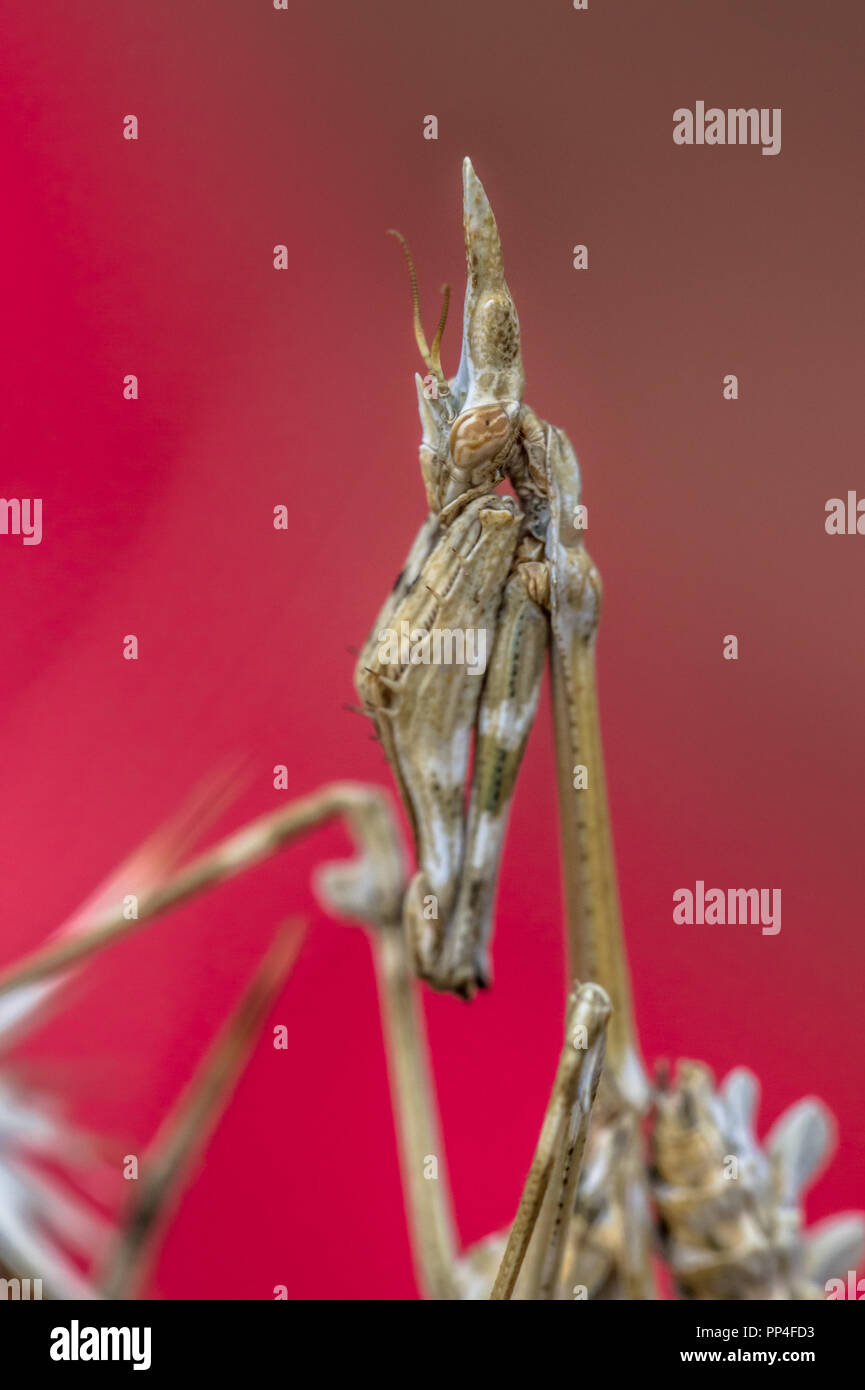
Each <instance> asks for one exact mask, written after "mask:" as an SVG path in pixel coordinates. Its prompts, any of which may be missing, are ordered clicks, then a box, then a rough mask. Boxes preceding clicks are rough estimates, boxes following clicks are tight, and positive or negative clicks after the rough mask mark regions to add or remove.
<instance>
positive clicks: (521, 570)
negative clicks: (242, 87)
mask: <svg viewBox="0 0 865 1390" xmlns="http://www.w3.org/2000/svg"><path fill="white" fill-rule="evenodd" d="M463 226H464V232H465V245H466V264H467V285H466V295H465V308H464V314H463V334H462V352H461V356H460V361H459V366H458V369H457V372H456V375H455V376H453V377H451V378H447V377H446V376H445V374H444V371H443V369H442V366H441V356H440V349H441V340H442V333H443V330H444V321H445V317H446V312H447V302H448V291H447V287H445V300H444V306H443V311H442V316H441V319H440V321H439V325H438V328H437V331H436V334H435V337H434V339H433V343H432V346H431V347H430V346H428V344H427V340H426V336H425V334H424V331H423V327H422V324H421V319H420V310H419V306H418V296H417V283H416V278H415V272H414V266H413V264H412V261H411V256H410V254H409V251H408V247H407V245H406V243H405V241H404V240H403V239H402V237H400V240H403V247H404V250H405V252H406V257H407V259H408V262H409V270H410V274H411V282H412V298H413V303H414V320H415V336H416V338H417V342H418V346H419V348H420V351H421V354H422V356H423V358H424V361H425V364H426V367H427V369H428V375H427V377H426V379H425V380H424V379H422V378H421V377H420V375H419V374H416V375H415V383H416V386H417V396H418V410H419V413H420V421H421V427H422V431H423V437H422V440H421V445H420V466H421V473H422V476H423V481H424V486H425V489H426V497H427V503H428V506H429V514H428V516H427V518H426V520H425V521H424V523H423V525H422V526H421V528H420V531H419V532H418V535H417V538H416V540H415V542H414V544H413V546H412V548H411V551H410V553H409V556H408V558H407V560H406V563H405V565H404V566H403V569H402V571H401V573H400V576H399V578H398V579H397V582H396V584H395V586H394V588H393V590H392V592H391V594H390V595H389V597H388V599H387V601H386V603H385V605H384V607H383V608H382V610H381V612H380V614H379V616H378V619H377V621H376V623H375V626H374V627H373V630H372V633H371V634H370V637H369V639H368V641H367V643H366V645H365V646H364V648H363V650H362V652H361V655H360V658H359V660H358V664H357V670H356V673H355V681H356V685H357V689H358V692H359V694H360V697H361V700H362V701H363V705H364V708H365V710H366V711H367V712H368V713H369V714H370V715H371V716H372V717H373V719H374V721H375V724H376V728H377V732H378V734H379V737H380V739H381V741H382V744H383V747H384V751H385V754H386V756H387V759H388V761H389V763H390V764H391V767H392V769H393V772H394V775H395V778H396V782H397V785H398V788H399V791H400V794H401V796H402V800H403V802H404V804H405V807H406V811H407V813H408V816H409V820H410V823H411V827H412V831H413V835H414V840H415V847H416V851H417V863H418V868H417V873H416V874H415V875H414V877H413V879H412V880H411V882H410V884H409V887H408V890H407V893H406V896H405V901H404V904H403V921H404V927H405V931H406V935H407V940H408V942H409V946H410V950H411V952H412V955H413V958H414V962H415V966H416V969H417V971H418V974H419V975H420V976H421V977H422V978H423V979H425V980H427V981H428V982H429V983H430V984H431V985H433V986H434V987H435V988H437V989H440V990H448V991H451V992H453V993H455V994H458V995H461V996H463V997H464V998H471V997H472V995H473V994H474V993H475V991H476V990H477V988H478V987H483V986H486V985H488V984H489V982H490V978H491V964H490V943H491V938H492V929H493V915H494V908H495V893H496V883H497V878H498V871H499V863H500V859H501V854H502V847H503V842H504V836H505V832H506V828H507V821H508V814H509V810H510V804H511V799H512V796H513V791H514V786H515V782H516V778H517V773H518V771H519V767H520V762H521V760H522V756H523V751H524V749H525V746H526V741H527V738H528V735H529V731H530V729H531V725H532V721H533V719H534V717H535V712H536V709H537V704H538V696H539V692H540V685H541V678H542V674H543V668H544V662H545V659H546V657H547V654H549V659H550V665H551V673H552V689H553V707H554V718H555V737H556V760H557V767H558V782H559V801H560V820H561V836H562V846H563V857H564V869H565V887H566V897H567V911H568V919H569V939H570V954H571V962H570V968H571V974H572V975H574V976H577V977H579V978H580V979H583V980H587V979H588V980H594V981H596V982H597V983H598V984H600V985H601V986H602V987H603V988H604V989H606V990H607V991H608V993H609V995H610V998H611V1000H612V1003H613V1014H612V1018H611V1022H610V1028H609V1037H608V1050H607V1069H608V1075H614V1076H615V1077H616V1078H617V1084H618V1086H619V1087H620V1088H621V1089H622V1091H623V1093H625V1094H626V1095H628V1097H629V1098H630V1099H631V1100H632V1101H635V1102H636V1103H642V1101H643V1100H644V1098H645V1095H646V1089H647V1088H646V1083H645V1078H644V1074H643V1070H642V1066H641V1064H640V1062H639V1059H638V1056H637V1052H636V1048H635V1044H634V1041H633V1029H632V1025H631V1006H630V998H629V986H628V979H627V970H626V965H625V960H624V954H623V947H622V941H621V922H620V913H619V905H618V893H617V887H616V875H615V865H614V860H613V850H612V836H611V832H610V825H609V816H608V812H607V803H606V792H605V787H604V772H603V762H602V753H601V743H600V733H599V726H598V714H597V700H596V693H595V658H594V648H595V638H596V634H597V629H598V620H599V616H600V604H601V581H600V576H599V574H598V571H597V569H596V567H595V565H594V564H593V562H592V560H591V557H590V556H589V554H588V551H587V550H586V548H585V544H584V538H583V531H582V529H581V526H580V518H581V515H582V513H581V510H580V470H579V466H578V464H577V459H576V456H575V454H574V451H573V449H572V448H571V445H570V443H569V442H568V439H567V437H566V436H565V434H564V433H563V432H562V430H560V429H557V428H556V427H555V426H553V425H550V424H547V423H546V422H545V421H543V420H541V419H539V418H538V416H537V415H536V414H535V413H534V411H533V410H532V409H531V407H530V406H529V405H527V404H526V403H525V402H524V400H523V393H524V387H525V374H524V370H523V361H522V353H521V346H520V328H519V320H518V318H517V311H516V308H515V305H514V302H513V299H512V297H511V293H510V290H509V289H508V285H507V282H506V280H505V274H504V265H503V259H502V248H501V242H500V239H499V233H498V229H497V226H496V221H495V218H494V216H493V212H492V209H491V207H490V204H489V200H488V198H487V195H486V193H485V192H484V189H483V186H482V185H481V182H480V180H479V179H478V177H477V175H476V174H475V171H474V169H473V167H472V164H471V161H470V160H469V159H466V160H465V161H464V164H463ZM396 235H399V233H397V234H396ZM506 480H507V481H509V482H510V484H511V486H512V488H513V492H514V494H515V496H510V495H504V494H502V493H501V492H499V491H498V490H497V489H498V487H499V485H500V484H502V483H504V482H505V481H506ZM401 629H402V630H408V631H410V632H411V634H412V636H413V637H418V638H422V637H424V635H426V636H428V637H429V636H431V635H432V634H434V633H438V632H445V633H453V632H454V631H460V632H466V631H468V630H470V629H471V630H474V629H483V630H485V632H486V635H487V636H486V651H487V654H488V659H487V662H486V669H485V671H484V673H483V677H482V679H480V680H479V679H478V678H477V672H476V671H473V670H471V669H470V668H469V667H468V666H467V665H466V664H462V665H460V664H459V663H458V662H455V663H451V664H444V663H439V664H435V662H433V663H432V664H430V663H429V661H428V660H424V661H416V662H415V661H413V660H409V661H406V660H404V659H403V660H400V659H399V658H398V657H397V659H395V648H394V647H393V645H392V644H390V645H389V644H387V643H386V642H385V638H386V636H387V634H388V633H391V632H395V631H397V632H398V631H400V630H401ZM472 749H474V757H473V759H472ZM577 766H579V767H581V768H583V769H585V772H584V774H582V776H581V779H580V785H579V786H578V787H575V780H576V779H575V777H574V769H575V767H577ZM469 784H470V786H469V797H468V805H467V806H466V797H465V791H466V787H467V785H469ZM430 905H432V910H430Z"/></svg>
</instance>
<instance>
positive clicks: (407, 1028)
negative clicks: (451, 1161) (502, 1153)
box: [373, 924, 459, 1299]
mask: <svg viewBox="0 0 865 1390" xmlns="http://www.w3.org/2000/svg"><path fill="white" fill-rule="evenodd" d="M373 940H374V956H375V962H376V973H377V976H378V985H379V998H380V1002H381V1011H382V1018H383V1023H384V1031H385V1043H386V1051H387V1059H388V1070H389V1074H390V1083H391V1091H392V1094H393V1098H394V1110H395V1112H396V1116H397V1131H398V1136H399V1148H400V1162H401V1166H402V1174H403V1188H404V1191H405V1194H406V1207H407V1211H408V1218H409V1225H410V1228H411V1234H412V1248H413V1250H414V1259H415V1266H416V1272H417V1277H418V1282H419V1284H420V1286H421V1291H422V1293H423V1294H424V1296H425V1297H427V1298H432V1299H455V1298H458V1297H459V1292H458V1288H457V1282H456V1277H455V1269H456V1233H455V1228H454V1221H453V1214H452V1207H451V1200H450V1189H449V1186H448V1180H447V1171H446V1168H445V1160H444V1152H443V1148H442V1142H441V1137H440V1133H439V1125H438V1117H437V1112H436V1103H435V1098H434V1086H433V1082H432V1076H431V1068H430V1060H429V1053H428V1049H427V1043H426V1032H425V1028H424V1024H423V1015H422V1011H421V1004H420V999H419V997H418V992H417V986H416V985H415V982H414V977H413V973H412V971H411V969H410V966H409V962H408V955H407V952H406V948H405V944H404V937H403V931H402V927H401V925H397V924H392V925H388V926H384V927H382V928H381V929H380V930H379V931H377V932H374V933H373ZM431 1158H434V1159H436V1161H437V1175H436V1176H435V1177H426V1176H425V1175H424V1170H425V1167H426V1165H427V1163H428V1161H429V1160H430V1159H431Z"/></svg>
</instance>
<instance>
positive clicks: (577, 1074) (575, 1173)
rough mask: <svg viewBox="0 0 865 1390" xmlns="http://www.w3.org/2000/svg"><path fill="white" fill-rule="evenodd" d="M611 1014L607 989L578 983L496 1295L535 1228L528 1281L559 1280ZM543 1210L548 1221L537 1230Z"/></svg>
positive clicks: (510, 1278) (507, 1288) (512, 1276)
mask: <svg viewBox="0 0 865 1390" xmlns="http://www.w3.org/2000/svg"><path fill="white" fill-rule="evenodd" d="M609 1014H610V1001H609V999H608V997H607V995H606V993H605V992H604V990H602V989H600V988H599V987H598V986H597V985H591V984H586V985H582V986H579V987H576V992H575V994H574V995H573V996H572V999H571V1003H570V1006H569V1009H568V1022H567V1027H566V1033H565V1044H564V1047H563V1048H562V1052H561V1056H560V1057H559V1064H558V1067H557V1069H556V1075H555V1079H554V1081H553V1088H552V1091H551V1093H550V1099H549V1103H548V1105H547V1109H546V1113H545V1115H544V1120H543V1124H542V1125H541V1133H540V1137H539V1138H538V1144H537V1148H536V1149H535V1156H534V1158H533V1160H532V1165H531V1168H530V1169H529V1175H528V1177H527V1178H526V1183H525V1187H524V1188H523V1194H522V1197H521V1198H520V1204H519V1207H518V1209H517V1214H516V1217H515V1218H514V1224H513V1226H512V1227H511V1233H510V1236H509V1237H508V1243H507V1245H506V1247H505V1252H504V1255H503V1256H502V1262H501V1266H500V1267H499V1272H498V1274H497V1276H496V1281H495V1284H494V1285H493V1291H492V1294H491V1298H493V1299H509V1298H511V1297H512V1295H513V1292H514V1288H515V1287H516V1282H517V1279H518V1277H519V1274H520V1270H521V1268H522V1265H523V1261H524V1259H525V1257H526V1252H527V1251H528V1249H529V1245H530V1243H531V1242H532V1237H533V1236H534V1235H535V1233H536V1230H537V1245H536V1249H537V1251H538V1259H537V1264H536V1267H535V1269H534V1270H533V1271H532V1275H531V1278H530V1283H532V1284H534V1283H538V1284H540V1283H544V1284H546V1283H547V1282H549V1283H550V1286H552V1284H553V1283H554V1282H555V1280H556V1279H557V1278H558V1272H559V1269H560V1267H561V1260H562V1249H563V1236H564V1232H565V1231H566V1229H567V1226H568V1223H569V1220H570V1213H571V1211H572V1210H573V1195H574V1194H575V1192H576V1184H577V1181H578V1179H579V1172H580V1164H581V1162H582V1155H583V1149H584V1147H585V1142H586V1136H587V1134H588V1126H589V1117H590V1113H591V1107H592V1102H593V1100H594V1096H595V1091H596V1089H597V1085H598V1079H599V1076H600V1068H601V1062H602V1058H603V1035H604V1030H605V1028H606V1024H607V1019H608V1017H609ZM577 1026H581V1027H584V1028H585V1029H586V1034H585V1041H586V1044H587V1045H586V1046H585V1047H578V1046H575V1045H574V1043H575V1038H577V1034H576V1031H575V1030H576V1028H577ZM557 1165H558V1173H559V1185H558V1189H556V1188H555V1187H553V1188H552V1196H551V1200H550V1201H549V1203H547V1202H546V1200H545V1199H546V1198H547V1194H548V1191H549V1190H550V1189H551V1180H552V1178H553V1174H554V1172H555V1171H556V1168H557ZM568 1200H570V1207H569V1206H568V1205H567V1203H568ZM542 1213H543V1215H544V1221H543V1223H542V1226H541V1227H540V1228H538V1222H539V1218H541V1215H542ZM536 1296H537V1294H536V1293H532V1292H530V1293H529V1297H536ZM548 1296H551V1295H548Z"/></svg>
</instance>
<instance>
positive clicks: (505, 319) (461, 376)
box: [394, 158, 525, 511]
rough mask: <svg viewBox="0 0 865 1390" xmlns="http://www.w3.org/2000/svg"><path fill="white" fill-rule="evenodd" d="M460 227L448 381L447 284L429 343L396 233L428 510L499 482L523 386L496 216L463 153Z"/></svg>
mask: <svg viewBox="0 0 865 1390" xmlns="http://www.w3.org/2000/svg"><path fill="white" fill-rule="evenodd" d="M463 228H464V232H465V243H466V272H467V283H466V296H465V307H464V311H463V341H462V353H461V356H460V363H459V367H458V369H457V373H456V376H454V377H452V378H451V379H450V380H448V379H447V378H446V377H445V374H444V372H443V370H442V365H441V356H440V352H441V340H442V334H443V333H444V327H445V322H446V319H447V311H448V303H449V300H450V288H449V286H447V285H445V286H444V287H443V291H442V293H443V303H442V313H441V317H440V319H439V323H438V327H437V329H436V333H435V337H434V338H433V342H432V346H431V347H430V346H428V345H427V340H426V337H425V335H424V331H423V327H422V324H421V319H420V308H419V304H418V294H417V279H416V276H415V270H414V265H413V263H412V259H411V255H410V252H409V249H408V246H407V245H406V242H405V240H404V238H403V237H401V236H400V234H399V233H398V232H395V233H394V235H395V236H398V237H399V239H400V241H401V242H402V245H403V250H404V251H405V254H406V259H407V261H408V266H409V274H410V276H411V284H412V301H413V305H414V327H415V337H416V339H417V344H418V347H419V349H420V352H421V356H422V357H423V359H424V362H425V363H426V365H427V368H428V374H427V376H426V377H425V378H421V377H420V375H419V374H416V375H415V384H416V386H417V392H418V410H419V413H420V420H421V427H422V429H423V440H422V442H421V447H420V464H421V471H422V473H423V477H424V483H425V486H426V491H427V498H428V501H429V504H430V507H431V509H432V510H434V511H441V510H442V508H443V507H445V506H446V505H448V504H449V503H450V502H452V501H454V500H455V499H456V498H458V497H460V496H462V495H463V494H464V493H466V492H468V491H474V490H475V489H486V488H493V487H495V486H496V484H497V483H498V482H500V481H501V479H502V476H503V474H504V469H505V464H506V462H507V459H508V457H509V455H510V453H511V451H512V449H513V446H514V442H515V440H516V436H517V432H518V429H519V423H520V409H521V403H522V394H523V387H524V385H525V374H524V371H523V363H522V357H521V354H520V326H519V320H518V318H517V311H516V308H515V307H514V302H513V299H512V298H511V294H510V290H509V289H508V286H507V283H506V281H505V276H504V267H503V263H502V248H501V242H500V240H499V234H498V228H497V227H496V220H495V217H494V216H493V212H492V208H491V207H490V204H489V200H488V198H487V195H486V193H485V192H484V189H483V185H482V184H481V181H480V179H479V178H478V176H477V174H476V173H475V171H474V169H473V168H472V163H471V160H470V159H468V158H466V159H465V160H464V161H463Z"/></svg>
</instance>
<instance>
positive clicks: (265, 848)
mask: <svg viewBox="0 0 865 1390" xmlns="http://www.w3.org/2000/svg"><path fill="white" fill-rule="evenodd" d="M378 801H381V802H382V803H383V804H384V806H385V807H386V809H387V812H388V814H389V803H387V799H386V798H385V796H384V794H383V793H382V792H380V791H378V789H376V788H371V787H363V786H361V785H360V784H355V783H351V782H345V783H342V782H340V783H333V784H331V785H330V786H327V787H324V788H322V790H321V791H319V792H315V793H313V794H312V795H310V796H307V797H302V798H301V799H299V800H298V801H295V802H292V804H291V805H290V806H287V807H286V808H285V809H284V810H280V811H277V812H275V813H274V814H272V815H267V816H261V817H259V819H258V820H254V821H252V822H251V823H250V824H249V825H247V826H244V827H243V829H241V830H238V831H236V832H235V833H234V834H233V835H229V836H228V837H227V838H226V839H225V840H222V841H221V842H220V843H219V844H218V845H216V846H215V847H214V848H213V849H210V850H206V851H205V853H203V854H201V855H199V856H198V857H197V858H196V859H194V860H193V861H192V863H191V864H188V865H187V866H186V868H184V869H181V870H180V872H179V873H177V874H175V875H174V876H173V877H172V878H170V879H169V880H168V881H167V882H166V883H164V884H163V885H162V886H161V887H159V888H157V889H156V890H154V891H153V892H151V893H148V894H147V895H146V896H144V897H142V898H141V899H140V901H139V903H138V916H137V918H133V919H132V920H130V919H128V918H127V917H125V916H124V915H123V910H122V908H121V907H118V908H117V909H116V910H115V911H112V912H110V913H109V914H108V915H106V916H105V917H104V918H103V919H102V920H98V921H96V922H94V924H93V925H92V926H91V927H89V928H84V929H82V930H81V931H80V932H79V933H78V934H76V935H74V936H69V937H64V938H61V939H60V940H56V941H52V942H50V943H49V944H48V945H47V946H44V947H42V948H41V949H39V950H37V951H35V952H34V953H33V954H32V955H30V956H25V957H24V959H23V960H22V961H19V962H17V963H16V964H15V965H14V966H12V967H11V968H10V969H9V970H7V971H6V972H5V974H3V975H0V996H2V995H4V994H8V993H10V992H11V991H12V990H15V989H18V988H20V987H21V986H22V985H29V984H32V983H34V982H35V981H37V980H44V979H47V978H48V977H50V976H52V975H55V974H56V973H57V972H58V971H62V970H65V969H67V968H68V967H69V966H72V965H77V964H78V963H79V962H80V961H82V960H84V959H86V958H87V957H88V956H91V955H94V954H95V953H96V952H98V951H101V950H102V949H103V948H104V947H106V946H108V945H110V944H111V943H112V942H113V941H115V940H116V939H117V938H119V937H121V936H131V935H132V934H133V933H134V932H136V931H138V930H139V928H141V927H143V926H145V925H147V923H149V922H151V921H153V919H154V918H156V917H159V916H161V914H162V913H164V912H167V911H168V910H169V909H171V908H177V907H180V906H181V905H182V904H183V903H185V902H188V901H189V900H190V899H191V898H194V897H195V896H196V895H197V894H199V893H202V892H204V891H205V890H206V889H208V888H212V887H214V886H215V885H216V884H219V883H222V882H224V881H225V880H227V879H229V878H234V877H235V876H236V875H237V874H240V873H243V872H245V870H247V869H250V868H252V867H253V866H254V865H256V864H258V863H260V862H261V861H262V860H264V859H267V858H269V856H270V855H272V854H275V853H276V852H277V851H278V850H280V849H282V848H283V847H284V846H285V845H287V844H289V843H290V842H291V841H292V840H295V839H297V837H298V836H299V835H302V834H303V833H304V832H305V831H308V830H311V829H313V828H314V827H315V826H317V825H320V824H322V823H323V822H324V821H327V820H331V819H333V818H334V817H336V816H340V815H347V816H348V817H349V819H352V818H355V819H357V818H358V817H359V816H360V815H362V814H363V810H364V808H366V807H368V806H370V805H371V804H375V803H377V802H378ZM129 891H130V892H132V891H134V884H132V885H130V889H129Z"/></svg>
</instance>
